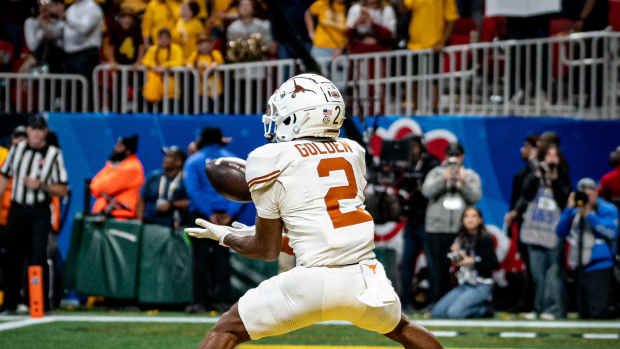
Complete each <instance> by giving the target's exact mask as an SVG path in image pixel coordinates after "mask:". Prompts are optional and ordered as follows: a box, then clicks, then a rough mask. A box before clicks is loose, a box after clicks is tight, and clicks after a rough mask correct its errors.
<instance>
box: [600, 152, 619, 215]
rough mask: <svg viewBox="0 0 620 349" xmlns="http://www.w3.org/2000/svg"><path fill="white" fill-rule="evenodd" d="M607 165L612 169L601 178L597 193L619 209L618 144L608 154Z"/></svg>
mask: <svg viewBox="0 0 620 349" xmlns="http://www.w3.org/2000/svg"><path fill="white" fill-rule="evenodd" d="M609 165H611V167H612V168H613V170H611V171H610V172H608V173H606V174H605V175H604V176H603V177H602V178H601V185H600V188H599V190H598V195H599V196H600V197H602V198H604V199H605V200H607V201H609V202H612V203H613V204H615V205H616V207H618V209H619V210H620V146H619V147H618V148H616V150H614V151H612V152H611V154H609Z"/></svg>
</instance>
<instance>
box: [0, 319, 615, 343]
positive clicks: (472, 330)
mask: <svg viewBox="0 0 620 349" xmlns="http://www.w3.org/2000/svg"><path fill="white" fill-rule="evenodd" d="M134 314H135V313H134ZM134 314H131V315H124V314H123V313H122V312H121V313H115V314H114V315H110V314H89V313H82V314H79V313H78V315H64V314H63V315H52V316H46V317H45V318H43V319H30V318H29V317H26V316H0V348H11V349H26V348H37V349H73V348H78V347H79V348H81V347H84V348H88V349H112V348H121V347H122V348H132V349H133V348H136V349H147V348H148V349H159V348H162V349H163V348H187V349H190V348H196V346H197V344H198V343H199V342H200V341H201V339H202V338H203V337H204V334H205V333H206V332H207V331H208V329H209V328H211V327H212V326H213V324H214V323H215V322H216V321H217V320H218V317H207V316H176V315H177V314H178V313H176V314H174V315H172V316H170V315H169V314H166V313H159V314H156V315H153V316H149V315H140V314H139V313H138V314H136V315H134ZM416 322H417V323H419V324H421V325H424V326H425V327H427V328H429V329H430V330H431V331H433V333H434V334H435V335H436V336H437V337H438V339H439V340H440V342H441V343H442V344H443V345H444V346H445V347H446V348H451V349H474V348H497V349H500V348H501V349H511V348H515V349H516V348H527V349H529V348H545V349H548V348H562V349H586V348H587V349H598V348H601V349H603V348H605V349H620V336H619V334H620V322H619V321H525V320H517V321H510V320H462V321H458V320H457V321H454V320H422V319H421V320H416ZM395 347H396V346H395V345H394V343H393V342H391V341H389V340H387V339H386V338H384V337H383V336H381V335H378V334H375V333H371V332H367V331H364V330H360V329H357V328H356V327H354V326H351V325H350V324H348V323H346V322H340V321H333V322H327V323H323V324H319V325H315V326H312V327H309V328H306V329H302V330H299V331H295V332H293V333H290V334H288V335H286V336H280V337H275V338H264V339H262V340H259V341H253V342H250V343H247V344H245V345H241V346H239V348H240V349H320V348H326V349H380V348H395Z"/></svg>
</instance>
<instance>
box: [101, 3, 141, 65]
mask: <svg viewBox="0 0 620 349" xmlns="http://www.w3.org/2000/svg"><path fill="white" fill-rule="evenodd" d="M108 33H109V34H108V37H107V38H106V39H107V40H106V41H107V44H106V45H105V46H104V47H105V51H104V53H105V58H106V60H107V61H108V63H109V64H110V65H112V66H113V67H114V66H116V65H117V64H121V65H133V66H134V68H137V67H138V65H139V64H140V62H141V61H142V57H143V56H144V53H145V51H146V49H145V46H144V45H143V43H142V36H141V33H140V28H139V27H138V23H137V21H136V16H135V12H134V10H133V9H132V8H130V7H122V8H121V12H120V14H119V17H118V25H115V26H113V27H112V28H110V29H109V30H108Z"/></svg>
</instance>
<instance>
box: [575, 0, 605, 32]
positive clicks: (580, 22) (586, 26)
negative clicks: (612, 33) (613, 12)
mask: <svg viewBox="0 0 620 349" xmlns="http://www.w3.org/2000/svg"><path fill="white" fill-rule="evenodd" d="M608 24H609V1H605V0H586V1H585V3H584V5H583V8H582V9H581V13H580V14H579V18H578V19H577V20H576V21H575V23H574V25H573V31H575V32H581V31H584V32H587V31H598V30H605V28H607V25H608Z"/></svg>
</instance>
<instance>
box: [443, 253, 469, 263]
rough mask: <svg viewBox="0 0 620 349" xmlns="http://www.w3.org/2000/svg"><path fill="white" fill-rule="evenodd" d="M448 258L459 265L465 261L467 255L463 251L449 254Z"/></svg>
mask: <svg viewBox="0 0 620 349" xmlns="http://www.w3.org/2000/svg"><path fill="white" fill-rule="evenodd" d="M446 257H448V259H449V260H450V261H451V262H452V263H458V262H460V261H462V260H463V259H465V253H464V252H463V251H452V252H450V253H448V254H447V255H446Z"/></svg>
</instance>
